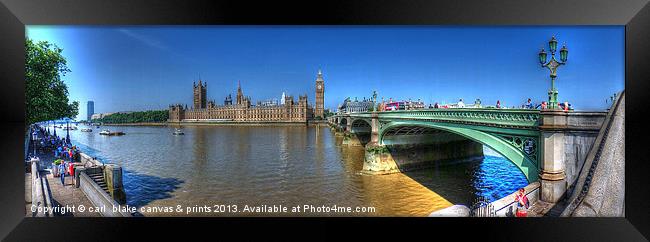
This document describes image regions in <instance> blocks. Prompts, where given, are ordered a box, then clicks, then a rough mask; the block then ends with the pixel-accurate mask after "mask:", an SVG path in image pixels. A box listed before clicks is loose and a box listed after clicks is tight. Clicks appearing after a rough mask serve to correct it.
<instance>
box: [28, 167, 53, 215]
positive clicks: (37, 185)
mask: <svg viewBox="0 0 650 242" xmlns="http://www.w3.org/2000/svg"><path fill="white" fill-rule="evenodd" d="M31 166H32V168H31V169H32V174H31V177H32V183H31V186H32V190H31V192H32V196H31V201H30V202H31V204H32V208H30V209H31V210H30V211H35V212H33V213H32V217H53V216H54V214H53V213H52V207H53V204H52V194H51V193H50V189H49V184H48V183H47V178H46V177H44V176H41V170H40V169H39V167H40V164H39V161H38V160H32V161H31Z"/></svg>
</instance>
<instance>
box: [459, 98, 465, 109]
mask: <svg viewBox="0 0 650 242" xmlns="http://www.w3.org/2000/svg"><path fill="white" fill-rule="evenodd" d="M458 107H459V108H464V107H465V103H464V102H463V99H462V98H461V99H460V100H458Z"/></svg>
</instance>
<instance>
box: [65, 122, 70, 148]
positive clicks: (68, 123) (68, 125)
mask: <svg viewBox="0 0 650 242" xmlns="http://www.w3.org/2000/svg"><path fill="white" fill-rule="evenodd" d="M65 126H66V129H65V133H66V135H65V143H66V144H70V120H66V121H65Z"/></svg>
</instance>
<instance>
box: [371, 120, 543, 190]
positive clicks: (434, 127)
mask: <svg viewBox="0 0 650 242" xmlns="http://www.w3.org/2000/svg"><path fill="white" fill-rule="evenodd" d="M439 131H446V132H450V133H454V134H457V135H460V136H462V137H465V138H467V139H469V140H473V141H475V142H478V143H480V144H483V145H486V146H488V147H490V148H491V149H492V150H494V151H496V152H497V153H499V154H501V155H502V156H504V157H505V158H506V159H508V160H509V161H510V162H512V163H513V164H515V166H517V168H519V170H520V171H521V172H522V173H523V174H524V175H525V176H526V179H528V182H534V181H537V179H538V177H539V170H538V167H537V165H536V163H535V162H533V161H532V160H531V159H530V158H528V157H527V156H526V155H525V154H524V153H523V152H522V151H521V150H519V149H517V148H516V147H514V146H512V145H511V144H509V143H508V142H506V141H505V140H503V139H501V138H498V137H497V136H496V135H493V134H490V133H487V132H484V131H480V130H475V129H471V128H467V127H458V126H453V125H449V124H440V123H429V122H391V123H389V124H386V125H385V126H384V127H382V128H381V130H380V132H379V143H380V144H382V145H383V144H384V138H385V137H386V136H387V135H389V136H390V135H409V134H427V133H433V132H439Z"/></svg>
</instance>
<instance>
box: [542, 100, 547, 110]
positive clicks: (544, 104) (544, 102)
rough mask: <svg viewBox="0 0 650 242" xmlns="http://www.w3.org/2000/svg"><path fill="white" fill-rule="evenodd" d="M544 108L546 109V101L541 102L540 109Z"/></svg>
mask: <svg viewBox="0 0 650 242" xmlns="http://www.w3.org/2000/svg"><path fill="white" fill-rule="evenodd" d="M546 108H547V104H546V101H543V102H542V109H546Z"/></svg>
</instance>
